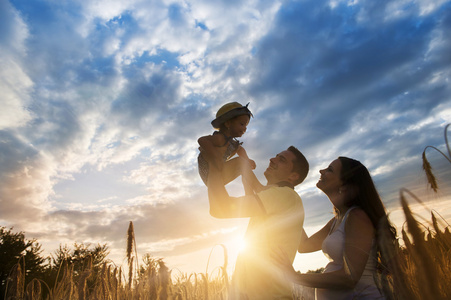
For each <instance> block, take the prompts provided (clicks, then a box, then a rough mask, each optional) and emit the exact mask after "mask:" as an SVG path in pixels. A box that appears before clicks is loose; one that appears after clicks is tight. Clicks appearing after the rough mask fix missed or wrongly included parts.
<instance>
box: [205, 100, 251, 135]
mask: <svg viewBox="0 0 451 300" xmlns="http://www.w3.org/2000/svg"><path fill="white" fill-rule="evenodd" d="M248 105H249V103H248V104H246V105H244V106H243V105H241V104H240V103H238V102H230V103H227V104H224V105H223V106H222V107H221V108H220V109H219V110H218V112H217V113H216V119H214V120H213V121H211V125H212V126H213V127H214V128H216V129H218V128H219V127H221V124H223V123H224V122H225V121H228V120H230V119H233V118H235V117H238V116H242V115H248V116H249V118H250V117H253V115H252V113H251V111H250V110H249V109H248V108H247V106H248Z"/></svg>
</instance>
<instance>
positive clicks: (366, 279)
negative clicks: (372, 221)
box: [315, 206, 385, 300]
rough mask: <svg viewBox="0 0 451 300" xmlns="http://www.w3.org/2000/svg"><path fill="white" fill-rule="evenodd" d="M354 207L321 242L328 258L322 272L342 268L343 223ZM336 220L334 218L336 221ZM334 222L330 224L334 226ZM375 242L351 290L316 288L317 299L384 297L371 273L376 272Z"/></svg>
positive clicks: (341, 299) (342, 299)
mask: <svg viewBox="0 0 451 300" xmlns="http://www.w3.org/2000/svg"><path fill="white" fill-rule="evenodd" d="M354 208H356V206H353V207H351V208H349V209H348V211H347V212H346V214H345V216H344V218H343V221H342V222H341V224H340V225H339V226H338V228H337V229H336V230H335V231H334V232H332V233H330V234H329V235H328V236H327V237H326V239H324V241H323V244H322V250H323V253H324V255H326V257H327V258H329V260H330V262H329V263H328V264H327V265H326V268H325V269H324V273H327V272H333V271H336V270H339V269H342V268H343V251H344V247H345V223H346V218H347V217H348V214H349V212H350V211H351V210H353V209H354ZM336 221H337V220H335V222H336ZM334 225H335V223H334V224H333V225H332V228H333V227H334ZM375 251H376V243H375V240H373V246H372V250H371V253H370V255H369V257H368V261H367V263H366V266H365V270H364V271H363V274H362V277H360V280H359V282H358V283H357V284H356V286H355V287H354V289H352V290H339V289H319V288H317V289H316V291H315V293H316V299H317V300H345V299H346V300H347V299H385V298H384V297H383V296H382V294H381V292H380V291H379V289H378V288H377V286H376V283H375V281H374V277H373V275H374V274H375V272H376V261H375Z"/></svg>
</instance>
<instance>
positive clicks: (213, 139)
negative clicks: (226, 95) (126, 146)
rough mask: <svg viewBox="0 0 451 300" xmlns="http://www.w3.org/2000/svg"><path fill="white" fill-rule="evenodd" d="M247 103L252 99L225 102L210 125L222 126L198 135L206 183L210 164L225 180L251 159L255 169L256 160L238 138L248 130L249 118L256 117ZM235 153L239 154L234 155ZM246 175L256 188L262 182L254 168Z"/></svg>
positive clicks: (238, 171) (232, 176) (202, 172)
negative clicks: (242, 103)
mask: <svg viewBox="0 0 451 300" xmlns="http://www.w3.org/2000/svg"><path fill="white" fill-rule="evenodd" d="M248 105H249V103H248V104H246V106H243V105H241V104H240V103H238V102H231V103H227V104H225V105H223V106H222V107H221V108H220V109H219V110H218V112H217V113H216V119H214V120H213V121H211V125H213V127H214V128H215V129H219V130H218V131H215V132H213V134H212V135H207V136H203V137H200V138H199V139H198V142H199V145H200V147H199V150H200V154H199V156H198V158H197V161H198V165H199V175H200V177H201V178H202V180H203V182H204V183H205V184H207V182H208V171H209V167H210V165H209V164H212V165H213V166H214V167H216V168H218V169H219V170H221V172H222V177H223V179H224V183H225V184H227V183H229V182H231V181H233V180H234V179H235V178H237V177H238V176H239V175H241V173H242V171H241V170H242V164H243V163H249V165H250V167H251V168H252V169H255V167H256V165H255V162H254V161H253V160H252V159H250V158H249V157H248V156H247V153H246V150H244V148H243V147H242V146H241V144H242V143H240V142H239V141H238V140H237V139H236V138H237V137H241V136H242V135H243V134H244V133H245V132H246V128H247V125H248V124H249V121H250V118H251V117H253V115H252V113H251V111H250V110H249V109H248V108H247V106H248ZM235 154H238V156H239V157H235V158H232V156H234V155H235ZM246 177H247V178H248V181H249V184H251V185H252V188H253V189H254V190H257V189H259V188H260V187H261V186H262V185H261V184H260V183H259V182H258V180H257V178H256V177H255V175H253V172H246Z"/></svg>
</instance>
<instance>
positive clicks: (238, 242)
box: [230, 237, 246, 252]
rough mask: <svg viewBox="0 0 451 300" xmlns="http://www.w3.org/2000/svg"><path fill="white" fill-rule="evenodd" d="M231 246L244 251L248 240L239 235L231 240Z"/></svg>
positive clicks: (238, 250)
mask: <svg viewBox="0 0 451 300" xmlns="http://www.w3.org/2000/svg"><path fill="white" fill-rule="evenodd" d="M230 247H231V248H233V249H235V251H237V252H243V251H244V250H246V240H245V239H244V238H242V237H237V238H235V239H233V240H231V241H230Z"/></svg>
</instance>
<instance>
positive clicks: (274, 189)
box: [259, 185, 301, 200]
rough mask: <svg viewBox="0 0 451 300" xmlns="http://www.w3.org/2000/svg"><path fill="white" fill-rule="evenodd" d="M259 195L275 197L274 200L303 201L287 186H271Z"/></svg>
mask: <svg viewBox="0 0 451 300" xmlns="http://www.w3.org/2000/svg"><path fill="white" fill-rule="evenodd" d="M259 195H263V196H265V197H274V198H279V199H280V198H289V199H295V200H301V197H300V196H299V194H298V193H297V192H296V191H295V190H294V189H292V188H290V187H286V186H276V185H274V186H270V187H268V188H267V189H265V190H263V191H261V192H260V193H259Z"/></svg>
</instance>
